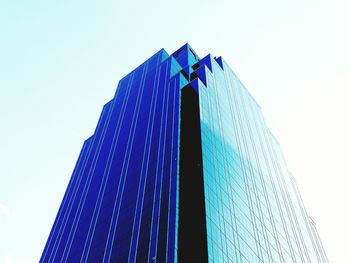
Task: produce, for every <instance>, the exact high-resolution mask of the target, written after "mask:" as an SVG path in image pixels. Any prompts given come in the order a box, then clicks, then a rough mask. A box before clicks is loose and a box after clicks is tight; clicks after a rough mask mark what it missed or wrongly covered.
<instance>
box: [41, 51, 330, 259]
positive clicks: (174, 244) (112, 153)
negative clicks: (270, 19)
mask: <svg viewBox="0 0 350 263" xmlns="http://www.w3.org/2000/svg"><path fill="white" fill-rule="evenodd" d="M40 262H121V263H124V262H140V263H147V262H149V263H154V262H158V263H163V262H168V263H173V262H181V263H183V262H184V263H191V262H194V263H196V262H199V263H202V262H203V263H205V262H212V263H224V262H225V263H226V262H227V263H248V262H249V263H259V262H263V263H265V262H266V263H268V262H271V263H272V262H273V263H275V262H276V263H282V262H283V263H290V262H298V263H299V262H300V263H327V262H328V260H327V256H326V254H325V252H324V249H323V247H322V243H321V241H320V239H319V236H318V234H317V230H316V227H315V224H314V222H313V221H312V220H311V219H310V217H309V216H308V214H307V212H306V210H305V207H304V205H303V202H302V199H301V197H300V194H299V192H298V189H297V186H296V183H295V180H294V179H293V176H292V175H291V174H290V172H289V171H288V169H287V166H286V163H285V161H284V159H283V154H282V152H281V149H280V146H279V144H278V142H277V141H276V139H275V138H274V136H272V134H271V133H270V131H269V129H268V128H267V126H266V123H265V121H264V118H263V115H262V112H261V109H260V106H259V105H258V104H257V103H256V101H255V100H254V98H253V97H252V96H251V95H250V93H249V92H248V91H247V89H246V88H245V87H244V86H243V85H242V83H241V82H240V80H239V79H238V78H237V76H236V75H235V73H234V72H233V71H232V70H231V68H230V67H229V66H228V65H227V63H226V62H225V61H224V60H223V59H222V58H221V57H218V58H216V57H212V56H211V55H207V56H206V57H204V58H202V59H200V58H199V57H198V55H197V54H196V53H195V52H194V51H193V49H192V48H191V47H190V46H189V45H188V44H186V45H184V46H183V47H181V48H180V49H179V50H177V51H176V52H174V53H173V54H172V55H169V54H168V53H167V52H166V51H165V50H164V49H162V50H160V51H159V52H157V53H156V54H155V55H153V56H152V57H151V58H149V59H148V60H147V61H145V62H144V63H143V64H142V65H140V66H139V67H137V68H136V69H135V70H133V71H132V72H131V73H129V74H128V75H127V76H125V77H124V78H122V79H121V80H120V81H119V84H118V87H117V90H116V93H115V96H114V98H113V99H112V100H111V101H109V102H108V103H107V104H105V105H104V107H103V109H102V113H101V116H100V119H99V121H98V124H97V127H96V130H95V132H94V134H93V135H92V136H91V137H90V138H88V139H87V140H86V141H85V142H84V144H83V147H82V150H81V153H80V155H79V158H78V161H77V163H76V166H75V168H74V171H73V174H72V177H71V179H70V182H69V184H68V187H67V190H66V193H65V195H64V198H63V201H62V204H61V207H60V209H59V211H58V214H57V217H56V220H55V222H54V224H53V227H52V230H51V233H50V235H49V238H48V240H47V243H46V246H45V249H44V251H43V254H42V257H41V260H40Z"/></svg>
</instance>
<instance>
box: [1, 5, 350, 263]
mask: <svg viewBox="0 0 350 263" xmlns="http://www.w3.org/2000/svg"><path fill="white" fill-rule="evenodd" d="M349 14H350V1H349V0H317V1H316V0H293V1H291V0H289V1H287V0H265V1H261V0H178V1H168V0H162V1H161V0H158V1H157V0H147V1H135V0H114V1H103V0H99V1H97V0H94V1H89V0H85V1H79V0H77V1H72V0H69V1H68V0H61V1H49V0H42V1H40V0H22V1H21V0H11V1H10V0H0V32H1V34H0V262H5V263H7V262H15V263H20V262H37V261H38V260H39V258H40V255H41V253H42V250H43V248H44V245H45V242H46V239H47V237H48V235H49V232H50V229H51V227H52V224H53V221H54V218H55V216H56V213H57V211H58V208H59V205H60V202H61V200H62V197H63V194H64V191H65V189H66V187H67V184H68V180H69V178H70V175H71V173H72V171H73V168H74V165H75V162H76V160H77V157H78V154H79V151H80V148H81V146H82V144H83V141H84V140H85V139H86V138H87V137H88V136H90V135H91V134H92V133H93V131H94V128H95V125H96V124H97V120H98V116H99V114H100V112H101V109H102V106H103V104H105V103H106V102H107V101H108V100H109V99H111V98H112V96H113V94H114V92H115V88H116V86H117V82H118V80H119V79H120V78H122V77H123V76H124V75H125V74H127V73H128V72H130V71H131V70H132V69H134V68H135V67H136V66H138V65H139V64H141V63H142V62H143V61H144V60H145V59H147V58H148V57H149V56H151V55H152V54H154V53H155V52H156V51H158V50H159V49H161V48H165V49H166V50H167V51H168V52H173V51H175V50H176V49H177V48H178V47H180V46H181V45H183V44H184V43H186V42H189V43H190V44H191V46H192V47H193V49H194V50H195V51H196V53H197V54H199V55H200V56H202V57H204V56H205V55H207V54H208V53H211V54H212V55H214V56H220V55H222V56H223V57H224V59H225V60H226V61H227V62H228V63H229V65H231V67H232V68H233V69H234V70H235V72H236V73H237V75H238V76H239V77H240V79H241V80H242V82H243V83H244V84H245V85H246V87H247V88H248V90H249V91H250V92H251V93H252V95H253V96H254V97H255V98H256V99H257V101H258V102H259V104H260V105H261V106H262V108H263V111H264V113H265V117H266V119H267V122H268V125H269V127H270V128H271V130H272V132H273V133H274V134H275V136H276V137H277V138H278V139H279V141H280V143H281V145H282V148H283V150H284V153H285V156H286V159H287V163H288V164H289V169H290V171H291V172H292V173H293V174H294V176H295V177H296V179H297V182H298V185H299V188H300V190H301V193H302V196H303V198H304V202H305V204H306V207H307V210H308V212H309V214H310V216H311V217H312V218H313V219H314V220H315V222H316V224H317V226H318V230H319V233H320V235H321V238H322V240H323V243H324V246H325V248H326V252H327V254H328V256H329V259H330V261H331V262H340V263H342V262H350V255H349V251H348V249H349V248H348V246H349V244H350V241H349V237H350V224H349V222H350V211H349V207H350V206H349V202H350V190H349V189H350V166H349V156H350V155H349V149H350V138H349V134H350V123H349V121H350V118H349V115H350V91H349V89H350V51H349V47H350V32H349V28H350V15H349Z"/></svg>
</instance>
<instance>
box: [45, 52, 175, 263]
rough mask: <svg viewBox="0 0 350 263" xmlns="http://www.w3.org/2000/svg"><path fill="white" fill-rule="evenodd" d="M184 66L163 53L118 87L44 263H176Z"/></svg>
mask: <svg viewBox="0 0 350 263" xmlns="http://www.w3.org/2000/svg"><path fill="white" fill-rule="evenodd" d="M178 71H179V65H178V64H176V61H175V60H174V59H172V58H171V57H169V55H168V54H167V53H166V52H165V51H164V50H161V51H160V52H158V53H157V54H155V55H154V56H153V57H151V58H150V59H149V60H147V61H146V62H145V63H143V64H142V65H141V66H139V67H138V68H136V69H135V70H134V71H133V72H131V73H130V74H128V75H127V76H126V77H124V78H123V79H122V80H121V81H120V82H119V84H118V88H117V91H116V94H115V97H114V98H113V100H111V101H110V102H109V103H107V104H106V105H105V106H104V108H103V110H102V113H101V116H100V119H99V123H98V125H97V128H96V130H95V132H94V135H93V136H91V138H89V139H88V140H86V142H85V143H84V146H83V148H82V150H81V153H80V157H79V159H78V162H77V164H76V167H75V170H74V172H73V175H72V177H71V181H70V183H69V185H68V188H67V191H66V193H65V196H64V199H63V202H62V204H61V207H60V210H59V213H58V215H57V217H56V220H55V223H54V227H53V228H52V231H51V234H50V236H49V239H48V242H47V244H46V247H45V249H44V252H43V255H42V257H41V260H40V261H41V262H170V263H171V262H174V261H175V260H176V246H177V244H176V235H177V233H176V229H177V221H176V218H177V214H178V212H177V183H178V182H177V174H178V155H179V153H178V151H179V103H180V101H179V100H180V88H179V85H180V84H179V83H180V75H179V74H176V73H177V72H178Z"/></svg>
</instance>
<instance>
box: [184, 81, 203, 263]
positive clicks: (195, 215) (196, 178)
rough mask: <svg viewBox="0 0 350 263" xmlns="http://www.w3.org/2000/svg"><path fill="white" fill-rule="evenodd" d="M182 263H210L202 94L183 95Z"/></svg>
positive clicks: (190, 91)
mask: <svg viewBox="0 0 350 263" xmlns="http://www.w3.org/2000/svg"><path fill="white" fill-rule="evenodd" d="M180 142H181V143H180V177H179V236H178V262H180V263H181V262H203V263H204V262H208V248H207V230H206V219H205V201H204V183H203V163H202V146H201V131H200V117H199V101H198V94H197V93H196V92H195V91H194V89H193V88H192V87H191V86H187V87H185V88H183V89H182V91H181V131H180Z"/></svg>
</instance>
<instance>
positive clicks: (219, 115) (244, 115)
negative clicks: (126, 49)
mask: <svg viewBox="0 0 350 263" xmlns="http://www.w3.org/2000/svg"><path fill="white" fill-rule="evenodd" d="M221 63H222V65H220V64H219V63H218V62H217V60H216V59H214V58H212V57H211V56H209V63H207V65H208V67H206V68H205V78H206V84H203V83H202V82H201V81H199V88H198V93H199V103H200V115H201V116H200V118H201V136H202V151H203V169H204V188H205V204H206V214H207V232H208V233H207V234H208V254H209V262H220V263H221V262H324V261H322V259H321V257H320V256H319V254H318V253H317V249H316V246H315V244H316V241H315V240H314V238H313V235H312V233H311V229H310V224H309V222H308V221H307V215H306V212H305V209H304V207H303V206H302V205H301V204H300V200H298V195H297V194H296V192H295V189H294V188H295V185H293V182H292V180H291V179H290V175H289V172H288V169H287V167H286V164H285V162H284V160H283V155H282V152H281V150H280V147H279V145H278V143H277V142H276V140H275V139H274V137H273V136H272V135H271V133H270V132H269V130H268V128H267V127H266V124H265V122H264V119H263V116H262V113H261V109H260V107H259V105H258V104H257V103H256V102H255V100H254V99H253V98H252V96H251V95H250V94H249V92H248V91H247V90H246V89H245V87H244V86H243V85H242V84H241V82H240V81H239V79H238V78H237V77H236V75H235V74H234V73H233V72H232V70H231V69H230V68H229V67H228V66H227V64H226V63H225V62H224V61H223V60H221Z"/></svg>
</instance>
